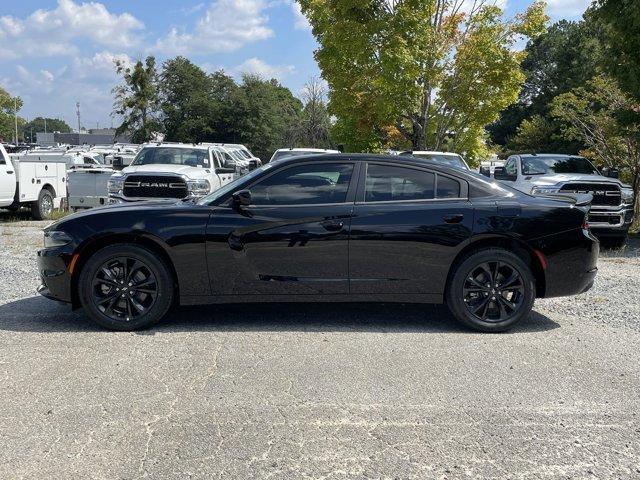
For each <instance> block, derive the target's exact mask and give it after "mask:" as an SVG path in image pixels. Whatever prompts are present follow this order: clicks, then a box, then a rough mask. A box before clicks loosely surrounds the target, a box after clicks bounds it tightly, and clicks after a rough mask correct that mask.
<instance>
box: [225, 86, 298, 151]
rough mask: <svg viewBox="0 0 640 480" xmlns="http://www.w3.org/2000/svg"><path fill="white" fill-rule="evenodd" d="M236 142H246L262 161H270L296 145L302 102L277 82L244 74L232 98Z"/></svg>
mask: <svg viewBox="0 0 640 480" xmlns="http://www.w3.org/2000/svg"><path fill="white" fill-rule="evenodd" d="M231 101H232V105H233V111H232V117H233V118H232V122H233V125H234V127H233V131H234V132H237V135H238V136H237V137H235V139H234V140H235V141H238V142H240V143H244V144H246V145H247V146H249V148H250V149H251V151H252V152H253V153H254V154H255V155H257V156H258V157H259V158H263V159H265V158H269V156H270V155H271V154H272V153H273V151H274V150H276V149H278V148H282V147H283V146H287V145H293V144H295V141H296V138H295V137H296V126H297V125H298V122H299V119H300V113H301V110H302V102H301V101H300V100H299V99H297V98H296V97H294V96H293V94H292V93H291V91H290V90H289V89H288V88H285V87H283V86H282V85H280V83H279V82H278V81H277V80H275V79H271V80H264V79H262V78H260V77H259V76H257V75H244V76H243V77H242V83H241V85H240V86H239V88H238V89H237V91H236V92H234V94H233V95H232V99H231Z"/></svg>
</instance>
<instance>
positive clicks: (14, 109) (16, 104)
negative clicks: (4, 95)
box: [13, 97, 18, 145]
mask: <svg viewBox="0 0 640 480" xmlns="http://www.w3.org/2000/svg"><path fill="white" fill-rule="evenodd" d="M13 117H14V122H15V127H16V141H15V142H14V143H15V144H16V145H18V97H14V98H13Z"/></svg>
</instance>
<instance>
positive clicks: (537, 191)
mask: <svg viewBox="0 0 640 480" xmlns="http://www.w3.org/2000/svg"><path fill="white" fill-rule="evenodd" d="M552 193H558V187H533V188H532V189H531V195H549V194H552Z"/></svg>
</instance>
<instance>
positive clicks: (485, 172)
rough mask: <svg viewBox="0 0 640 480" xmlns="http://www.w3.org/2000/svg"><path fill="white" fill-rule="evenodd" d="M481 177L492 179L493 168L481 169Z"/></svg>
mask: <svg viewBox="0 0 640 480" xmlns="http://www.w3.org/2000/svg"><path fill="white" fill-rule="evenodd" d="M479 173H480V175H484V176H485V177H491V167H480V172H479Z"/></svg>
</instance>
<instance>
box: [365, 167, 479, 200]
mask: <svg viewBox="0 0 640 480" xmlns="http://www.w3.org/2000/svg"><path fill="white" fill-rule="evenodd" d="M362 163H363V166H362V167H361V168H360V178H359V179H358V190H357V194H356V202H355V203H356V205H379V204H385V203H391V204H394V203H427V202H436V203H442V202H451V201H455V202H459V201H461V200H465V201H468V200H469V183H468V182H467V181H466V180H463V179H461V178H459V177H456V176H455V175H450V174H448V173H442V172H440V171H439V170H436V169H430V168H424V167H421V166H418V165H408V164H400V163H395V162H380V161H375V160H373V161H369V160H364V161H363V162H362ZM369 165H381V166H383V167H397V168H407V169H411V170H418V171H421V172H425V173H431V174H433V175H434V176H435V178H434V182H433V195H434V198H422V199H416V200H381V201H376V202H367V201H366V199H365V186H366V180H367V172H368V170H369ZM439 175H442V176H443V177H447V178H450V179H451V180H454V181H456V182H458V184H459V185H460V196H459V197H451V198H437V196H436V195H437V194H438V176H439Z"/></svg>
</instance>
